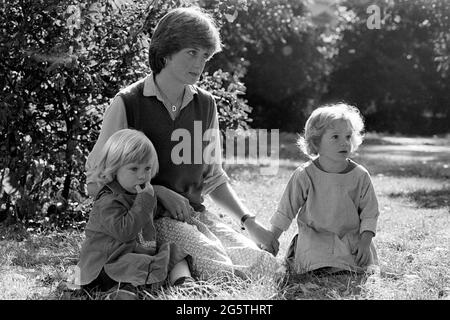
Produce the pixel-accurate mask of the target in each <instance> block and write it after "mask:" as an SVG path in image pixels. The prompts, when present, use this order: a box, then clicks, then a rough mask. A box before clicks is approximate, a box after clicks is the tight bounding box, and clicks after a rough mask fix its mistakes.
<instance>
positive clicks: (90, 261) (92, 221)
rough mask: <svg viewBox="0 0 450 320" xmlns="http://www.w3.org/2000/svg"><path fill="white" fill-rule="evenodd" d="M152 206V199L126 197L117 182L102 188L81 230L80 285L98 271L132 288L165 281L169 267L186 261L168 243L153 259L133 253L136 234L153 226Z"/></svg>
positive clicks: (150, 196)
mask: <svg viewBox="0 0 450 320" xmlns="http://www.w3.org/2000/svg"><path fill="white" fill-rule="evenodd" d="M155 207H156V198H155V197H154V196H152V195H150V194H149V193H146V192H143V193H139V194H137V195H136V194H130V193H128V192H126V191H125V190H124V189H123V188H122V187H121V186H120V184H119V183H118V182H117V181H113V182H110V183H108V184H107V185H105V186H104V187H103V188H102V190H101V191H100V192H99V193H98V195H97V197H96V200H95V202H94V206H93V209H92V211H91V214H90V216H89V221H88V223H87V225H86V229H85V233H86V239H85V241H84V242H83V245H82V248H81V253H80V261H79V263H78V267H79V268H80V283H79V284H80V285H86V284H89V283H91V282H92V281H93V280H95V279H96V278H97V277H98V275H99V274H100V271H101V270H102V268H104V269H105V272H106V273H107V274H108V276H109V277H111V278H112V279H113V280H115V281H117V282H126V283H131V284H132V285H135V286H137V285H143V284H151V283H159V282H162V281H164V280H165V279H166V277H167V274H168V272H169V271H170V270H171V269H172V267H173V266H174V265H175V264H177V263H178V262H180V261H181V260H182V259H184V258H186V256H187V255H186V254H185V253H184V252H182V251H181V250H179V249H178V248H177V247H176V246H175V245H171V244H168V243H164V244H162V245H160V247H159V248H158V251H157V253H156V254H155V255H154V256H150V255H147V254H142V253H135V252H134V251H135V248H136V245H137V236H138V233H139V231H141V230H142V229H143V227H144V226H147V229H149V228H148V224H151V226H152V227H153V213H154V210H155ZM150 229H151V228H150ZM153 229H154V227H153Z"/></svg>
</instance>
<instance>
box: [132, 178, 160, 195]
mask: <svg viewBox="0 0 450 320" xmlns="http://www.w3.org/2000/svg"><path fill="white" fill-rule="evenodd" d="M136 191H137V193H142V192H147V193H149V194H151V195H152V196H154V195H155V191H154V190H153V186H152V185H151V184H150V181H147V182H146V183H145V184H144V185H142V184H141V185H137V186H136Z"/></svg>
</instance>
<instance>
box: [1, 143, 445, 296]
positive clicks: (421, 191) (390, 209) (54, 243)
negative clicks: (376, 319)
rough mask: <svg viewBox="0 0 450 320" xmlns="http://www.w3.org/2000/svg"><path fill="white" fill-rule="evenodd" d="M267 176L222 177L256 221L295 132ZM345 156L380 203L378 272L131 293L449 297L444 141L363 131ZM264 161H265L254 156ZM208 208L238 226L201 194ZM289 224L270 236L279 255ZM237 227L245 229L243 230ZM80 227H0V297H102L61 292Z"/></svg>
mask: <svg viewBox="0 0 450 320" xmlns="http://www.w3.org/2000/svg"><path fill="white" fill-rule="evenodd" d="M280 138H281V139H282V140H281V141H280V147H281V151H280V156H281V160H280V162H277V163H276V164H277V165H278V172H277V174H276V175H262V174H261V171H260V169H261V166H260V165H258V164H256V165H255V164H253V165H251V164H248V165H244V164H240V165H228V166H226V167H225V168H226V171H227V173H228V175H229V177H230V179H231V183H232V185H233V187H234V189H235V191H236V192H237V194H238V195H239V196H240V198H241V199H242V201H243V202H244V203H245V205H246V206H247V207H248V208H249V209H250V210H251V211H252V212H254V213H255V214H257V217H258V218H257V219H258V221H260V222H261V223H262V224H263V225H265V226H268V225H269V219H270V217H271V215H272V214H273V213H274V212H275V210H276V207H277V205H278V201H279V199H280V198H281V194H282V192H283V189H284V187H285V185H286V183H287V181H288V179H289V177H290V175H291V173H292V171H293V170H294V169H295V168H296V167H297V166H298V165H299V164H301V163H302V162H303V161H305V157H303V156H302V155H301V154H300V153H299V151H298V149H297V148H296V147H295V145H294V142H295V139H296V135H293V134H280ZM355 160H356V161H358V162H360V163H361V164H363V165H365V166H366V167H367V168H368V170H369V171H370V172H371V174H372V178H373V183H374V187H375V191H376V193H377V195H378V200H379V205H380V213H381V214H380V218H379V221H378V232H377V235H376V237H375V238H374V241H375V244H376V246H377V251H378V255H379V259H380V263H381V265H380V267H381V270H380V271H381V272H380V273H379V274H374V275H370V274H363V275H358V274H338V275H316V274H305V275H300V276H299V275H290V276H286V277H285V278H283V279H280V280H279V281H272V280H268V279H260V280H257V281H244V280H242V279H240V278H231V279H228V281H223V280H221V279H213V280H210V281H208V282H206V283H203V284H201V285H200V287H202V288H204V289H205V290H204V291H201V290H200V291H199V292H196V293H193V292H189V291H183V290H178V289H174V288H170V287H165V288H163V289H161V290H159V291H158V292H157V294H156V295H154V294H151V293H145V292H141V294H140V295H139V297H140V298H141V299H148V300H150V299H160V300H167V299H169V300H177V299H250V300H253V299H262V300H266V299H281V300H284V299H288V300H294V299H332V300H336V299H348V300H353V299H356V300H357V299H449V298H450V268H449V261H450V212H449V197H450V196H449V194H450V191H449V190H450V171H448V170H449V168H448V166H449V164H450V139H449V137H441V138H436V139H428V138H402V137H386V136H383V135H376V134H371V135H369V137H368V138H367V145H366V146H364V147H362V148H361V150H360V152H359V153H358V154H357V156H356V157H355ZM261 165H267V164H261ZM206 205H207V206H208V208H209V209H210V210H211V211H215V212H218V213H219V214H221V216H222V217H223V219H224V220H225V221H226V222H227V223H229V224H230V225H231V226H232V227H234V228H235V229H236V230H237V231H240V228H239V226H238V225H237V224H236V222H235V221H232V220H231V219H230V218H229V217H228V216H227V215H225V214H224V212H223V211H222V210H221V209H220V208H218V207H217V206H216V205H215V204H214V203H213V202H212V201H211V200H210V199H208V198H207V199H206ZM296 231H297V228H296V225H295V222H294V223H293V224H292V225H291V227H290V228H289V230H288V231H287V232H285V233H284V234H283V235H282V236H281V237H280V252H279V254H278V256H277V258H278V259H279V260H280V261H282V259H283V256H284V255H285V253H286V250H287V248H288V246H289V243H290V241H291V239H292V237H293V236H294V235H295V233H296ZM244 232H245V231H244ZM83 238H84V235H83V233H82V232H77V231H72V232H64V233H50V234H29V233H27V232H26V231H25V230H21V229H18V228H9V229H6V228H1V227H0V299H103V298H104V295H101V294H98V295H93V296H87V295H86V294H80V293H74V292H71V291H67V290H65V285H64V284H65V280H66V278H67V270H68V268H69V267H70V266H73V265H74V264H76V262H77V259H78V255H79V250H80V246H81V242H82V240H83Z"/></svg>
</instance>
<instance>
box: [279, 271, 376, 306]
mask: <svg viewBox="0 0 450 320" xmlns="http://www.w3.org/2000/svg"><path fill="white" fill-rule="evenodd" d="M366 279H367V275H366V274H357V273H350V272H339V273H336V274H326V273H323V274H320V273H314V272H309V273H305V274H299V275H294V274H289V275H286V278H285V279H284V281H283V284H282V285H280V296H282V298H283V299H286V300H303V299H307V300H311V299H312V300H336V299H353V298H358V297H360V296H361V288H362V285H363V284H364V282H365V281H366Z"/></svg>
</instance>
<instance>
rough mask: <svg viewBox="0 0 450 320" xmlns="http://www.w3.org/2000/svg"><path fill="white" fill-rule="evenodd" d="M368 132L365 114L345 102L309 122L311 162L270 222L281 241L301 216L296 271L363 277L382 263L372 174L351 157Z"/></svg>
mask: <svg viewBox="0 0 450 320" xmlns="http://www.w3.org/2000/svg"><path fill="white" fill-rule="evenodd" d="M363 130H364V123H363V119H362V117H361V115H360V112H359V110H358V109H356V108H355V107H352V106H349V105H346V104H343V103H340V104H336V105H330V106H325V107H322V108H318V109H316V110H314V112H313V113H312V114H311V116H310V117H309V119H308V120H307V122H306V125H305V131H304V136H302V137H300V139H299V141H298V144H299V146H300V148H301V149H302V151H303V152H305V153H306V154H307V155H308V156H309V157H310V158H311V161H309V162H307V163H306V164H304V165H302V166H300V167H299V168H297V169H296V170H295V171H294V173H293V174H292V176H291V178H290V180H289V182H288V184H287V186H286V188H285V190H284V193H283V195H282V198H281V200H280V202H279V205H278V209H277V211H276V213H275V214H274V215H273V216H272V217H271V220H270V222H271V231H272V233H273V234H274V236H275V238H276V239H278V238H279V237H280V235H281V233H282V232H284V231H286V230H287V229H288V228H289V226H290V224H291V222H292V220H293V219H294V218H295V217H297V225H298V234H297V235H295V236H294V238H293V240H292V241H291V244H290V247H289V249H288V251H287V255H286V262H287V265H288V269H289V270H290V271H291V272H294V273H305V272H308V271H312V270H318V269H321V270H324V271H327V272H335V271H342V270H348V271H356V272H359V271H364V270H366V269H367V266H369V265H377V264H378V259H377V254H376V251H375V246H374V244H373V243H372V238H373V237H374V236H375V230H376V226H377V219H378V215H379V211H378V202H377V198H376V195H375V191H374V188H373V186H372V182H371V179H370V175H369V172H368V171H367V170H366V169H365V168H364V167H363V166H361V165H360V164H358V163H356V162H354V161H353V160H351V159H350V158H349V157H350V155H351V154H352V153H353V152H354V151H356V150H357V148H358V147H359V145H360V144H361V143H362V139H363V136H362V133H363Z"/></svg>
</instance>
